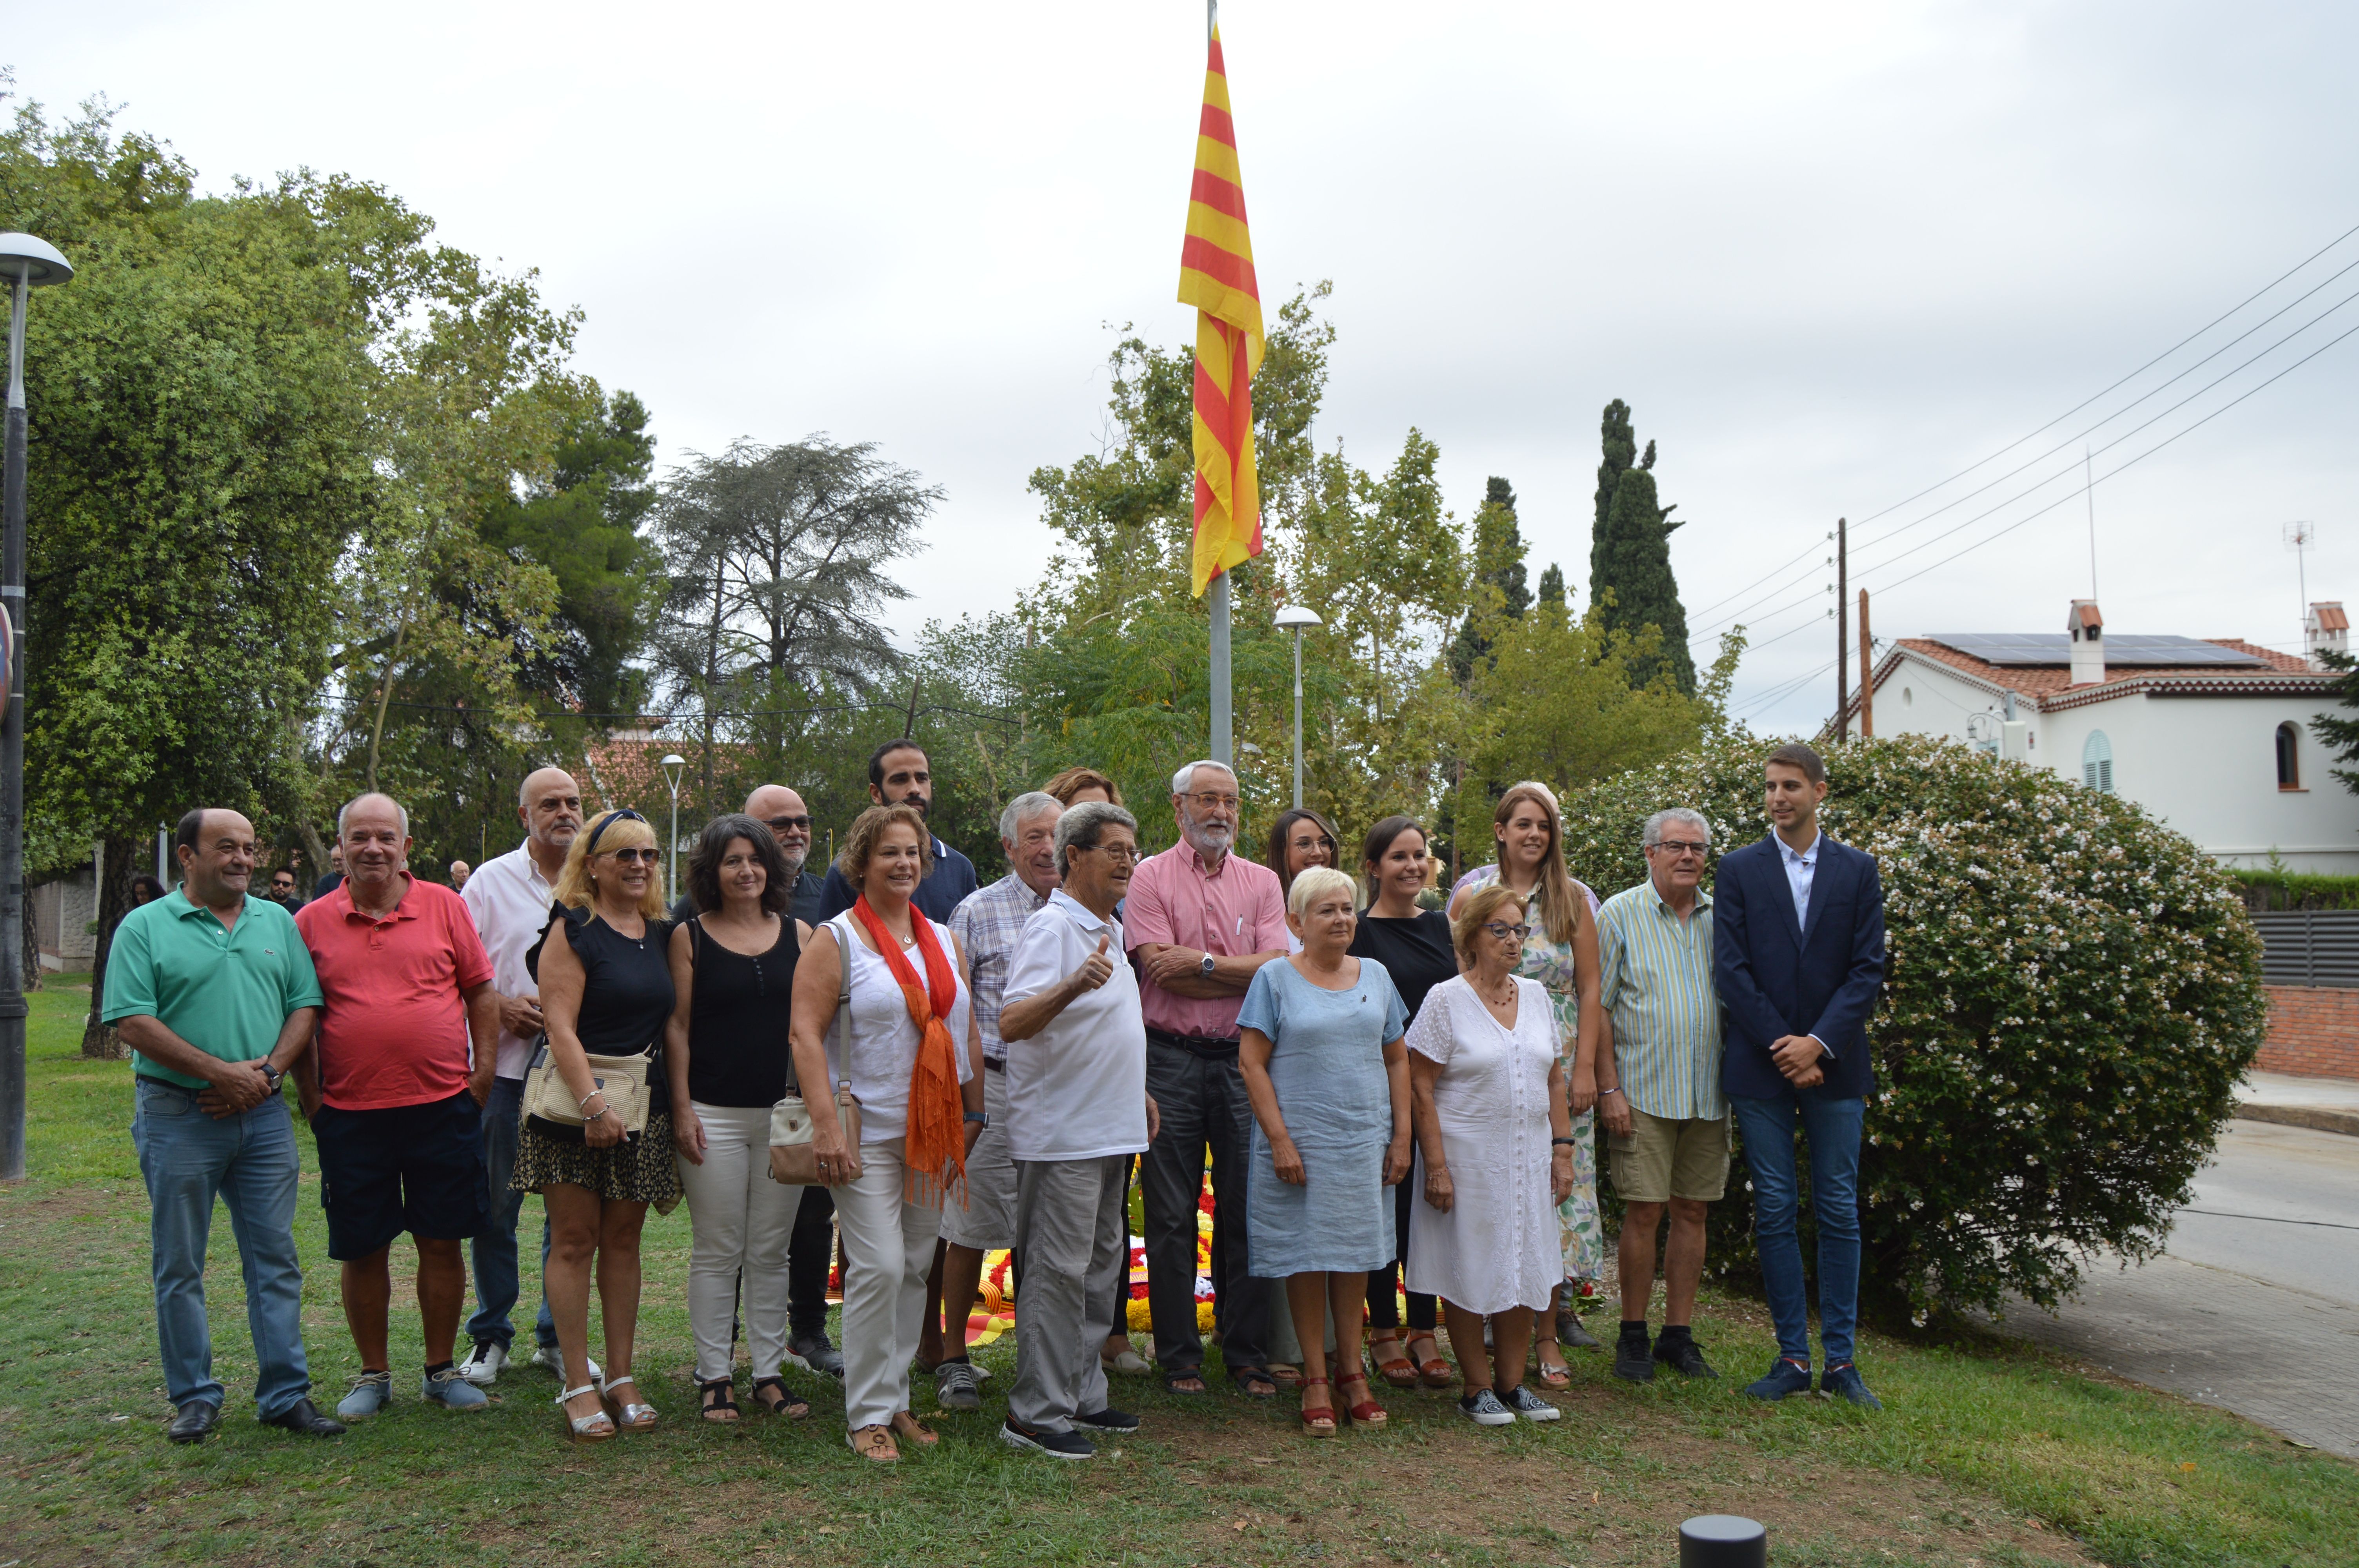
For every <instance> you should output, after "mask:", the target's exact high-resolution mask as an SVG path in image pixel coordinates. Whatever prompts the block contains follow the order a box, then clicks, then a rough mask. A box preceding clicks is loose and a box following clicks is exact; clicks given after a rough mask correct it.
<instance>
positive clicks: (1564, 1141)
mask: <svg viewBox="0 0 2359 1568" xmlns="http://www.w3.org/2000/svg"><path fill="white" fill-rule="evenodd" d="M1549 1142H1550V1143H1552V1144H1555V1145H1558V1146H1559V1147H1561V1148H1565V1149H1578V1148H1580V1147H1581V1140H1580V1139H1578V1138H1551V1139H1549Z"/></svg>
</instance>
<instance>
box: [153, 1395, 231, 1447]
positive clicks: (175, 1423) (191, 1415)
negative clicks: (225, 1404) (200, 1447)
mask: <svg viewBox="0 0 2359 1568" xmlns="http://www.w3.org/2000/svg"><path fill="white" fill-rule="evenodd" d="M220 1424H221V1406H219V1405H215V1404H207V1403H206V1402H205V1401H204V1400H190V1401H189V1402H188V1403H187V1404H184V1405H182V1406H181V1407H180V1413H179V1414H178V1415H176V1416H174V1417H173V1418H172V1424H171V1425H169V1426H168V1427H166V1428H165V1429H164V1435H165V1436H167V1437H168V1438H170V1439H171V1440H172V1441H173V1442H175V1443H202V1442H203V1441H204V1440H205V1439H206V1438H208V1437H211V1436H212V1434H213V1428H215V1427H217V1426H219V1425H220Z"/></svg>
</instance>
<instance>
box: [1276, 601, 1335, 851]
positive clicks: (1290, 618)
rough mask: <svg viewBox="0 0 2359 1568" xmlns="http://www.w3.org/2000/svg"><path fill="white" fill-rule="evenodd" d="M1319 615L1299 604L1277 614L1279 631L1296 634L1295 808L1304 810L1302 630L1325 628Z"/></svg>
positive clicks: (1289, 606) (1290, 605)
mask: <svg viewBox="0 0 2359 1568" xmlns="http://www.w3.org/2000/svg"><path fill="white" fill-rule="evenodd" d="M1325 624H1326V622H1323V621H1321V620H1320V619H1319V617H1318V615H1317V613H1316V612H1315V611H1311V610H1310V609H1308V608H1307V607H1305V606H1303V605H1299V604H1289V605H1288V606H1287V607H1286V608H1285V609H1283V610H1281V611H1278V612H1277V629H1278V630H1279V631H1281V632H1291V633H1294V808H1295V809H1296V810H1297V811H1299V810H1301V809H1302V629H1303V628H1304V627H1306V626H1323V625H1325Z"/></svg>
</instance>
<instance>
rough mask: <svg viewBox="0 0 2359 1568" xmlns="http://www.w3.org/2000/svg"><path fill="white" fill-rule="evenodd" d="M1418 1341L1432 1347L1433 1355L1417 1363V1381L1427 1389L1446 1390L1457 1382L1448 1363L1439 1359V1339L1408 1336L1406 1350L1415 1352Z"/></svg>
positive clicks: (1428, 1336)
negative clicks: (1422, 1341)
mask: <svg viewBox="0 0 2359 1568" xmlns="http://www.w3.org/2000/svg"><path fill="white" fill-rule="evenodd" d="M1420 1339H1422V1340H1424V1341H1425V1342H1426V1343H1427V1344H1428V1345H1430V1346H1433V1354H1432V1355H1431V1356H1430V1357H1426V1358H1425V1359H1424V1360H1422V1361H1419V1362H1418V1364H1417V1380H1418V1381H1419V1382H1420V1383H1423V1384H1424V1385H1425V1386H1426V1387H1427V1388H1429V1389H1446V1388H1449V1387H1450V1386H1451V1385H1452V1384H1454V1383H1455V1382H1457V1381H1458V1377H1457V1374H1455V1373H1453V1372H1452V1371H1451V1369H1450V1363H1449V1362H1447V1361H1444V1360H1443V1359H1442V1358H1441V1342H1440V1340H1439V1339H1436V1338H1435V1337H1434V1336H1432V1335H1430V1334H1412V1335H1410V1336H1408V1348H1409V1349H1410V1350H1411V1351H1414V1350H1416V1348H1417V1342H1418V1341H1419V1340H1420Z"/></svg>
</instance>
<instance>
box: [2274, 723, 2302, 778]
mask: <svg viewBox="0 0 2359 1568" xmlns="http://www.w3.org/2000/svg"><path fill="white" fill-rule="evenodd" d="M2300 787H2301V731H2300V730H2298V729H2296V728H2295V727H2294V726H2293V725H2292V724H2290V723H2287V724H2280V725H2278V726H2277V788H2279V789H2299V788H2300Z"/></svg>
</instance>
